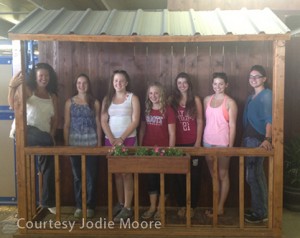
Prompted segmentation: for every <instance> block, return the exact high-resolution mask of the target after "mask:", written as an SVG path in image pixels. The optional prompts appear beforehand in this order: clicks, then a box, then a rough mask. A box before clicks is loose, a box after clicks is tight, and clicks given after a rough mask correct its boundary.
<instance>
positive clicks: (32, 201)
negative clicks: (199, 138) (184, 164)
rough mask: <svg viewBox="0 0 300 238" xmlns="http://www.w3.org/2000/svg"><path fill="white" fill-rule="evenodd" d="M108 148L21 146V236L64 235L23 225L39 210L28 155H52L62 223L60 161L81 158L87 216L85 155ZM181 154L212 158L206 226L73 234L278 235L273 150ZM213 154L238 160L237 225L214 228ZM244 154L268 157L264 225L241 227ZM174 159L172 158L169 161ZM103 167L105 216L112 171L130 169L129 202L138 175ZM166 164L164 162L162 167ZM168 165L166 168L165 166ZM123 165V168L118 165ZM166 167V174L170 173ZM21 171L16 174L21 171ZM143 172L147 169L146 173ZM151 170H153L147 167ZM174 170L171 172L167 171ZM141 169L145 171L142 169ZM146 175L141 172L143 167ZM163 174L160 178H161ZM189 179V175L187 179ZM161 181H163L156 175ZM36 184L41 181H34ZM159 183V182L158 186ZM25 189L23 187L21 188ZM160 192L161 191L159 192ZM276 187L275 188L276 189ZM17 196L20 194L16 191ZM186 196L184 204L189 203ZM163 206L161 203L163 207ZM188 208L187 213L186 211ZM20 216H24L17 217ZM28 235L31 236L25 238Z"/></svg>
mask: <svg viewBox="0 0 300 238" xmlns="http://www.w3.org/2000/svg"><path fill="white" fill-rule="evenodd" d="M109 149H110V147H92V148H86V147H85V148H84V147H64V146H61V147H25V148H24V153H23V154H24V158H19V159H18V163H20V164H19V168H22V167H23V166H24V168H25V169H24V170H22V171H18V173H21V174H19V175H21V177H22V178H24V180H22V179H21V180H20V179H19V180H18V188H19V189H20V190H21V191H20V192H21V193H23V194H24V200H22V201H19V205H18V206H19V218H22V221H20V224H19V225H20V226H22V229H19V232H20V234H21V235H24V236H26V235H33V234H41V233H42V234H45V235H46V234H53V233H55V234H60V235H68V234H69V231H68V230H64V229H49V227H47V228H45V229H42V230H41V229H28V228H26V226H25V223H26V222H27V221H38V220H43V215H44V211H43V209H41V208H40V207H39V206H37V198H36V190H37V189H36V168H35V160H34V155H54V160H55V192H56V211H57V212H56V216H55V219H56V221H60V222H62V219H61V205H62V204H61V189H63V188H62V187H61V180H60V160H61V159H64V158H66V157H67V156H70V155H81V158H82V208H83V219H85V221H86V218H87V212H86V166H85V162H86V155H102V156H103V155H107V154H108V153H109ZM134 149H135V148H133V149H132V150H134ZM182 149H183V150H184V152H186V153H188V154H190V155H191V156H212V157H213V158H215V159H214V165H213V219H212V224H211V225H209V226H207V225H205V226H202V225H198V224H196V225H194V224H193V225H191V222H190V219H189V218H188V219H187V220H186V226H182V225H174V224H172V225H171V226H169V225H168V224H165V222H164V220H163V225H162V227H161V229H159V230H158V229H156V230H153V229H134V230H132V229H128V230H126V229H121V230H120V229H119V230H118V229H113V230H111V229H101V230H99V229H96V228H95V229H87V230H85V229H80V225H79V224H78V225H76V226H75V227H74V231H76V234H81V235H82V236H84V235H95V236H97V235H99V234H103V235H112V236H114V235H116V236H117V235H120V234H131V235H141V234H145V235H146V234H155V235H158V236H159V235H161V236H171V235H183V236H187V235H197V236H228V237H233V236H254V237H257V236H264V237H271V236H278V234H280V227H278V226H277V225H276V223H274V221H275V220H276V217H275V215H274V209H278V207H276V206H278V205H277V204H274V203H273V201H274V196H276V194H275V192H274V186H276V184H275V185H274V170H276V168H274V161H273V158H274V151H269V152H268V151H265V150H264V149H260V148H255V149H252V148H251V149H249V148H202V147H201V148H192V147H182ZM218 156H230V157H236V158H239V194H237V196H239V205H238V206H239V207H238V209H239V221H238V225H237V226H232V225H230V226H224V225H222V226H220V225H219V224H218V215H217V205H218V180H217V169H218V168H217V166H218V165H217V160H216V158H217V157H218ZM246 156H262V157H267V158H268V160H267V161H268V218H269V220H268V222H267V223H266V224H265V225H264V226H249V225H245V222H244V207H245V185H244V181H245V175H244V161H245V157H246ZM175 163H176V162H175ZM108 167H109V168H110V169H109V170H111V171H108V176H109V177H108V183H109V186H108V188H109V189H108V198H109V199H108V201H107V204H109V206H110V207H109V209H108V214H107V220H108V221H109V219H111V218H112V215H111V206H112V187H111V186H112V177H111V175H112V173H115V172H132V173H134V179H135V180H134V181H135V182H134V193H135V201H137V196H138V194H139V191H138V174H139V173H142V171H139V169H137V168H138V166H136V167H133V169H130V171H129V170H128V169H124V170H123V171H122V169H121V170H120V168H122V166H119V167H116V165H113V166H110V164H108ZM166 167H167V166H166ZM169 167H170V166H169ZM124 168H126V167H124ZM172 171H173V170H172V169H171V170H170V171H169V172H172ZM23 172H24V175H23V176H22V173H23ZM148 172H149V171H148ZM150 172H155V171H152V170H151V171H150ZM158 172H160V173H161V175H163V174H164V172H166V173H168V171H167V170H161V171H158ZM173 172H174V171H173ZM143 173H145V171H143ZM146 173H147V171H146ZM177 173H184V174H186V175H187V176H188V178H190V171H188V170H185V169H184V170H182V171H177ZM161 177H163V176H161ZM188 180H189V179H188ZM161 182H162V183H163V179H161ZM40 184H41V183H40ZM162 185H163V186H164V184H162ZM187 185H188V188H187V193H190V187H189V186H190V185H189V184H187ZM24 188H25V189H24ZM162 191H163V190H162ZM277 191H278V189H277ZM21 196H23V195H21ZM189 196H190V194H188V196H187V198H188V201H187V203H188V205H190V201H189ZM163 208H164V207H163ZM138 209H139V207H138V203H135V206H134V213H135V217H134V219H135V221H138V220H139V215H138V214H139V211H138ZM189 213H190V212H189V209H188V214H189ZM23 218H24V219H23ZM30 237H31V236H30Z"/></svg>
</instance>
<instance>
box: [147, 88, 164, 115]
mask: <svg viewBox="0 0 300 238" xmlns="http://www.w3.org/2000/svg"><path fill="white" fill-rule="evenodd" d="M151 87H157V88H158V90H159V95H160V99H159V104H160V112H161V113H162V114H163V115H164V113H165V111H166V106H167V100H166V93H165V89H164V87H163V85H162V84H161V83H160V82H153V83H150V84H149V85H148V89H147V93H146V100H145V114H146V115H149V113H150V111H151V109H152V106H153V103H152V102H151V100H150V99H149V91H150V88H151Z"/></svg>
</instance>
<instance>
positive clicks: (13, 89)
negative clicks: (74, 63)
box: [7, 71, 30, 110]
mask: <svg viewBox="0 0 300 238" xmlns="http://www.w3.org/2000/svg"><path fill="white" fill-rule="evenodd" d="M23 82H24V77H23V75H22V71H20V72H18V73H17V74H16V75H15V76H14V77H12V78H11V80H10V81H9V84H8V96H7V101H8V105H9V106H10V108H11V109H13V110H14V109H15V108H14V103H15V99H16V96H18V95H19V89H20V87H19V86H20V85H21V84H22V83H23ZM25 93H26V98H27V97H28V95H30V90H29V89H28V88H27V87H26V88H25ZM18 100H21V98H18Z"/></svg>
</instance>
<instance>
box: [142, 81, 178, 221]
mask: <svg viewBox="0 0 300 238" xmlns="http://www.w3.org/2000/svg"><path fill="white" fill-rule="evenodd" d="M145 107H146V109H145V116H144V118H143V119H142V122H141V129H140V134H139V142H140V145H143V146H163V147H168V146H170V147H173V146H175V130H176V126H175V123H176V117H175V113H174V111H173V109H172V108H171V107H170V106H168V105H167V102H166V97H165V92H164V88H163V86H162V85H161V84H160V83H159V82H155V83H153V84H150V85H149V87H148V90H147V98H146V102H145ZM147 176H148V192H149V197H150V208H149V209H148V210H147V211H146V212H145V213H144V214H143V215H142V218H143V219H149V218H151V217H152V216H154V219H155V220H159V219H160V214H159V209H157V200H158V195H159V192H160V183H159V174H148V175H147ZM159 200H160V199H159ZM160 202H161V201H159V203H158V207H159V204H160Z"/></svg>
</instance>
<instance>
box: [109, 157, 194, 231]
mask: <svg viewBox="0 0 300 238" xmlns="http://www.w3.org/2000/svg"><path fill="white" fill-rule="evenodd" d="M107 160H108V161H107V166H108V220H109V221H111V220H112V218H113V217H112V206H113V203H112V201H113V194H112V184H113V182H112V174H113V173H133V174H134V220H135V221H139V202H138V200H139V199H138V196H139V189H138V187H139V186H138V184H139V180H138V174H147V173H148V174H149V173H158V174H160V190H161V191H160V194H161V199H162V201H164V198H165V194H164V187H165V181H164V174H185V175H186V196H187V197H186V202H187V204H186V209H187V213H186V226H187V227H190V226H191V217H190V208H191V199H190V193H191V181H190V179H191V172H190V155H188V154H185V155H183V156H136V155H128V156H112V155H108V156H107ZM160 214H161V224H162V227H165V204H164V203H162V204H161V207H160Z"/></svg>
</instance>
